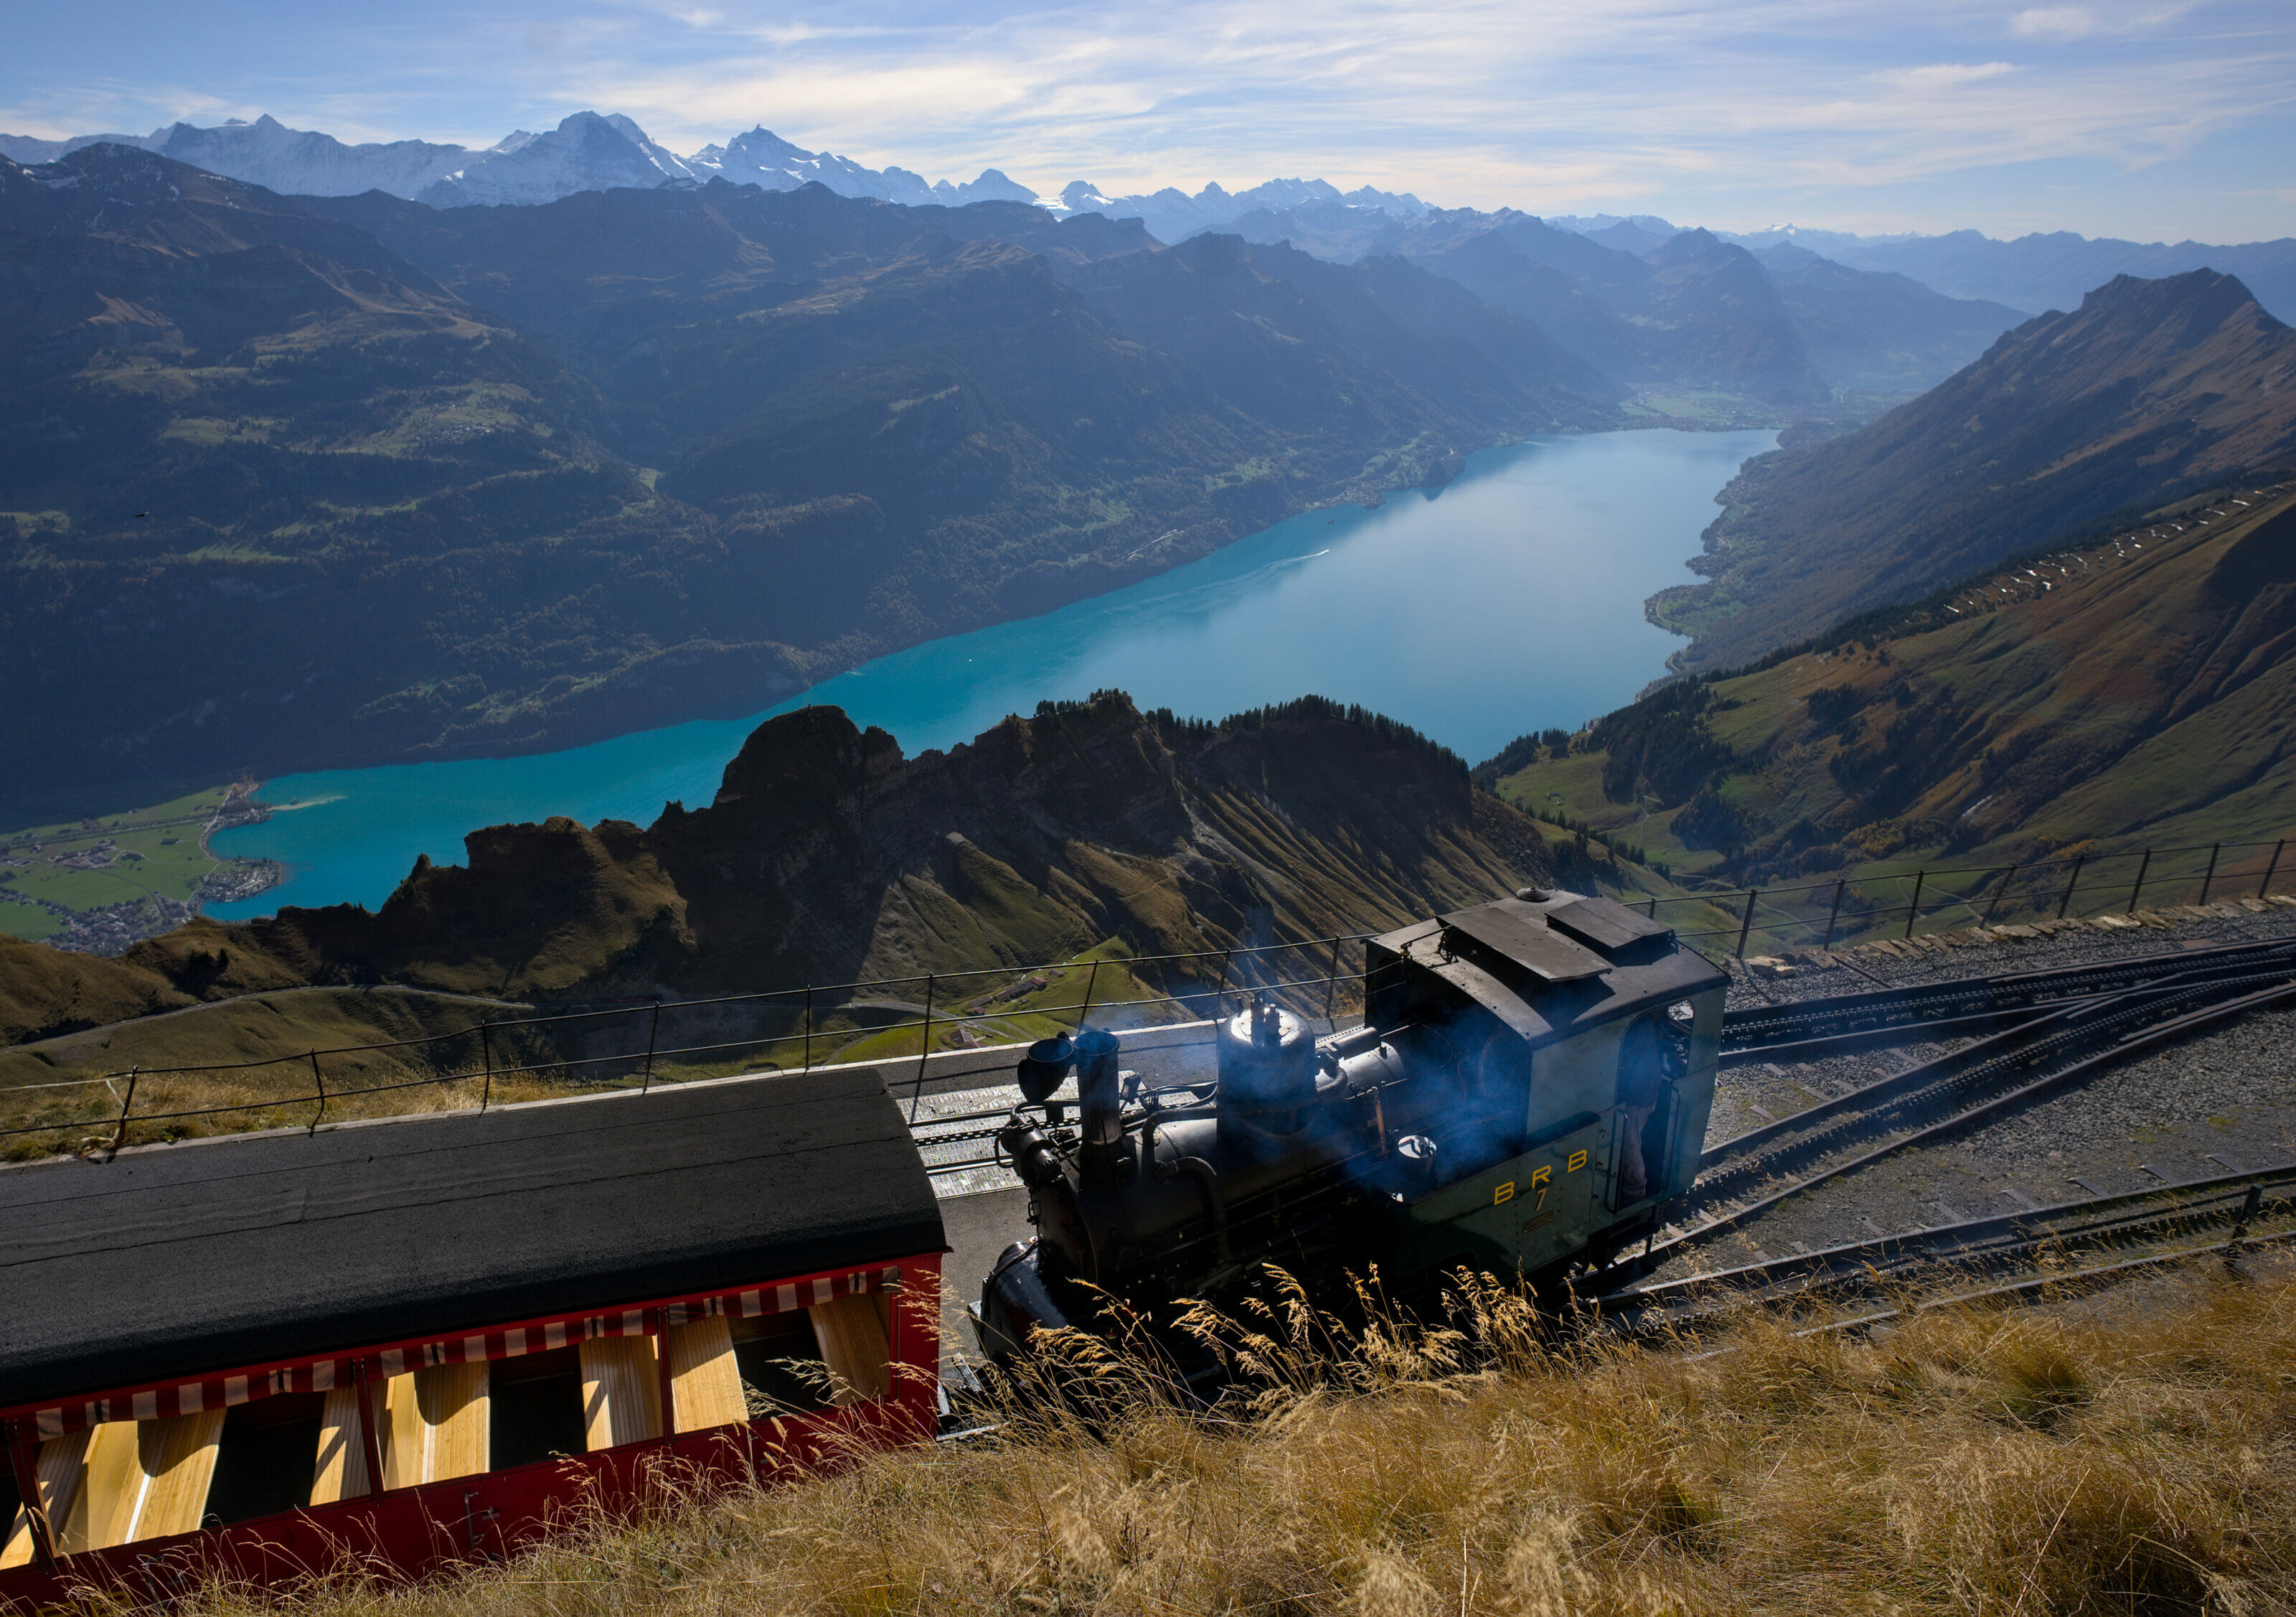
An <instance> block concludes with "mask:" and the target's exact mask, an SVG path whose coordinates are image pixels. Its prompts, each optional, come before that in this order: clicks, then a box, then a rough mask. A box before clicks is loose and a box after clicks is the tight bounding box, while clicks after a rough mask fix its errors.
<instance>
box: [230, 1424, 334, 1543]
mask: <svg viewBox="0 0 2296 1617" xmlns="http://www.w3.org/2000/svg"><path fill="white" fill-rule="evenodd" d="M324 1402H325V1399H324V1397H323V1396H322V1395H321V1394H319V1393H316V1392H283V1393H280V1394H278V1395H276V1396H275V1397H271V1398H259V1399H256V1400H255V1401H254V1402H253V1403H248V1404H241V1405H239V1406H238V1407H237V1408H234V1409H232V1410H231V1411H230V1412H229V1413H228V1414H226V1415H225V1416H224V1423H223V1438H222V1441H221V1442H220V1443H219V1445H218V1446H217V1452H216V1468H215V1480H214V1481H213V1482H210V1483H209V1484H208V1505H207V1511H206V1514H203V1515H202V1516H201V1519H200V1525H201V1526H202V1527H228V1526H229V1525H231V1523H234V1522H251V1521H253V1520H254V1519H255V1518H256V1517H258V1516H275V1515H279V1514H283V1513H284V1512H286V1511H290V1510H299V1509H301V1508H302V1507H303V1506H306V1505H308V1504H309V1503H310V1502H311V1468H312V1465H313V1464H314V1463H315V1462H316V1459H317V1457H318V1453H319V1424H320V1413H321V1406H322V1405H323V1404H324Z"/></svg>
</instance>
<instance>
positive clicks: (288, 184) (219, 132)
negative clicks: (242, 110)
mask: <svg viewBox="0 0 2296 1617" xmlns="http://www.w3.org/2000/svg"><path fill="white" fill-rule="evenodd" d="M107 144H108V145H118V146H136V147H140V148H141V149H143V151H146V152H158V153H159V154H160V156H161V157H168V158H173V159H175V160H176V161H177V162H179V163H189V164H191V165H192V167H193V168H204V169H206V170H207V171H208V172H209V174H219V175H222V176H225V178H227V179H234V180H245V181H246V182H247V183H248V184H250V185H260V186H262V187H263V188H264V189H265V190H266V191H275V192H278V193H281V194H282V195H288V196H356V195H357V194H358V193H360V192H362V191H388V192H389V193H391V194H393V195H394V196H406V197H411V196H413V195H414V194H415V193H417V192H419V191H421V190H422V188H423V187H424V186H425V185H430V184H431V183H432V182H434V181H436V180H437V179H439V177H440V176H442V175H445V174H447V173H450V172H451V171H453V170H454V169H455V168H459V167H461V166H462V165H463V163H464V162H466V161H468V160H469V159H470V157H471V153H470V152H468V151H466V150H465V149H464V148H463V147H461V146H449V145H440V144H435V143H433V142H430V141H421V140H398V141H391V142H389V143H387V144H383V143H369V144H365V145H357V146H348V145H345V144H343V143H342V142H341V141H339V140H337V139H336V138H335V137H334V136H333V135H322V134H320V133H319V132H318V131H316V130H314V129H291V128H289V127H287V126H286V125H284V124H283V123H281V122H280V121H279V120H278V119H275V118H273V117H270V116H269V115H268V114H266V115H265V116H264V117H261V118H258V119H256V120H255V121H254V122H253V123H248V122H246V121H245V120H244V119H237V118H234V119H231V120H230V121H229V122H228V123H223V124H217V125H216V126H215V127H212V128H207V129H202V128H200V127H197V126H196V125H193V124H184V123H176V124H167V125H163V126H162V127H160V128H157V129H154V130H152V133H151V134H149V135H73V136H72V137H71V138H70V139H69V140H38V139H35V138H34V137H32V136H30V135H0V152H4V153H5V154H6V155H7V156H9V157H11V158H13V159H14V160H16V161H18V162H20V163H25V164H33V163H47V162H53V161H54V160H56V159H57V158H60V157H63V156H65V155H67V154H69V153H70V152H78V151H79V150H81V149H82V148H84V147H87V146H94V145H107Z"/></svg>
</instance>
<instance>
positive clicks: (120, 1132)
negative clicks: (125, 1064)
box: [111, 1067, 142, 1151]
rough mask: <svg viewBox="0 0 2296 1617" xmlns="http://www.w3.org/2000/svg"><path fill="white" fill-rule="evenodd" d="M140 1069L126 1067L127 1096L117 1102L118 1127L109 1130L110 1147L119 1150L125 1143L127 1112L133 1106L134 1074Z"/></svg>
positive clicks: (132, 1109)
mask: <svg viewBox="0 0 2296 1617" xmlns="http://www.w3.org/2000/svg"><path fill="white" fill-rule="evenodd" d="M141 1070H142V1069H140V1068H136V1067H130V1068H128V1069H127V1099H126V1100H124V1101H122V1102H120V1103H119V1127H118V1128H117V1129H113V1130H112V1131H111V1149H112V1150H114V1151H117V1150H119V1148H120V1147H121V1146H122V1145H126V1144H127V1114H128V1113H129V1112H132V1111H134V1110H135V1075H136V1073H137V1072H138V1071H141Z"/></svg>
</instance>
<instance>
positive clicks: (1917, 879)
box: [1902, 870, 1930, 938]
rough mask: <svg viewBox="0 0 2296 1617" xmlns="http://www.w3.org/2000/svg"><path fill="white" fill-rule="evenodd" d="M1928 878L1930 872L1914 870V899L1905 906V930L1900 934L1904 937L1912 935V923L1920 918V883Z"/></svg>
mask: <svg viewBox="0 0 2296 1617" xmlns="http://www.w3.org/2000/svg"><path fill="white" fill-rule="evenodd" d="M1929 879H1930V873H1929V872H1928V871H1926V870H1917V871H1915V872H1914V901H1913V902H1912V903H1911V904H1908V905H1907V906H1906V930H1905V932H1904V933H1903V934H1902V935H1903V936H1905V937H1907V938H1910V937H1912V936H1913V935H1914V923H1915V921H1917V920H1919V919H1920V918H1921V914H1922V883H1923V882H1926V881H1928V880H1929Z"/></svg>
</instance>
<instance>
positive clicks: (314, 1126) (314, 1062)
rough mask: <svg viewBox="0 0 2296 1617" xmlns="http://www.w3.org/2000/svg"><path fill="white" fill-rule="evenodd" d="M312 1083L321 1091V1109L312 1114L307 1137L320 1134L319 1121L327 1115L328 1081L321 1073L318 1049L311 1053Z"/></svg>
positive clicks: (306, 1131)
mask: <svg viewBox="0 0 2296 1617" xmlns="http://www.w3.org/2000/svg"><path fill="white" fill-rule="evenodd" d="M311 1082H312V1084H313V1085H314V1086H315V1087H316V1088H317V1089H318V1091H319V1109H318V1110H317V1111H316V1112H313V1113H312V1114H311V1126H310V1128H309V1129H306V1130H305V1131H304V1132H305V1134H306V1136H309V1135H314V1134H316V1133H318V1132H319V1120H320V1119H321V1118H323V1117H324V1116H326V1115H327V1079H326V1076H325V1074H324V1073H322V1072H321V1071H319V1052H318V1051H317V1050H316V1048H315V1049H313V1050H312V1052H311Z"/></svg>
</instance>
